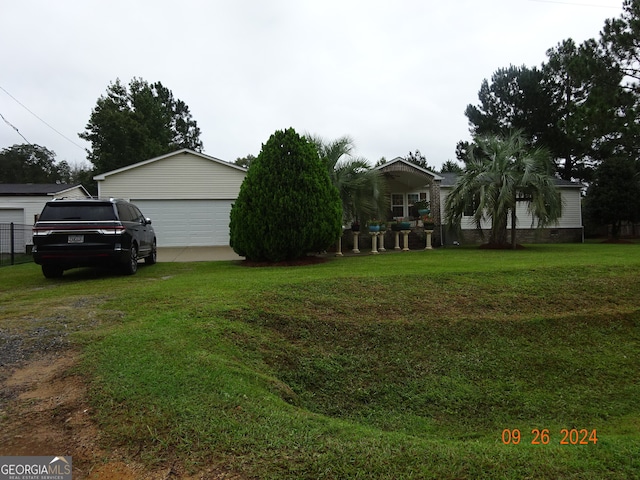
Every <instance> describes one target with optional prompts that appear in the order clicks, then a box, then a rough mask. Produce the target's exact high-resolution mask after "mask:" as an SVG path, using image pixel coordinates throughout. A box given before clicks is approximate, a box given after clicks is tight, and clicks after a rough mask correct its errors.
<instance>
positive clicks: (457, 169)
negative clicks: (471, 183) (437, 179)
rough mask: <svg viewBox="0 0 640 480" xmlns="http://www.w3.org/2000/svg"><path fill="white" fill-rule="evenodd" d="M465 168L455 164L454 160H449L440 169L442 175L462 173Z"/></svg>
mask: <svg viewBox="0 0 640 480" xmlns="http://www.w3.org/2000/svg"><path fill="white" fill-rule="evenodd" d="M462 172H463V168H462V167H461V166H460V164H459V163H457V162H454V161H453V160H447V161H446V162H444V163H443V164H442V168H441V169H440V173H462Z"/></svg>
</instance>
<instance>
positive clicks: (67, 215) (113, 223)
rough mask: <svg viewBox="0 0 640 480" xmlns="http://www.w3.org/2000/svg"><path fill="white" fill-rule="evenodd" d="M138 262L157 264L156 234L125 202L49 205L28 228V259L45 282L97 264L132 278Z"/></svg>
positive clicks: (133, 208) (73, 201) (136, 211)
mask: <svg viewBox="0 0 640 480" xmlns="http://www.w3.org/2000/svg"><path fill="white" fill-rule="evenodd" d="M139 258H144V260H145V263H146V264H148V265H153V264H154V263H156V235H155V232H154V231H153V227H152V226H151V220H150V219H148V218H145V217H144V216H143V215H142V213H140V210H139V209H138V207H136V206H135V205H133V204H132V203H129V202H126V201H124V200H115V199H111V200H94V199H87V200H53V201H50V202H47V204H46V205H45V206H44V208H43V209H42V213H41V214H40V217H39V218H38V221H37V222H36V224H35V225H34V227H33V259H34V261H35V262H36V263H37V264H38V265H42V273H43V274H44V276H45V277H47V278H57V277H61V276H62V273H63V272H64V271H65V270H67V269H69V268H74V267H93V266H100V265H105V266H113V265H115V266H119V267H120V268H121V269H122V271H123V272H124V273H126V274H128V275H133V274H134V273H136V271H137V270H138V259H139Z"/></svg>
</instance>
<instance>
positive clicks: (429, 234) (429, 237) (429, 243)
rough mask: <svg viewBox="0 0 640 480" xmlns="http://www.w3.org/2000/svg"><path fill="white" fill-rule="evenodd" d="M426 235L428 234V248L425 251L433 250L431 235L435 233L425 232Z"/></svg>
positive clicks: (431, 231)
mask: <svg viewBox="0 0 640 480" xmlns="http://www.w3.org/2000/svg"><path fill="white" fill-rule="evenodd" d="M424 233H426V234H427V246H426V247H425V250H433V247H432V246H431V234H432V233H433V230H425V231H424Z"/></svg>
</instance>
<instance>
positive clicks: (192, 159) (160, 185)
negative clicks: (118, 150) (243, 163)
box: [94, 149, 246, 247]
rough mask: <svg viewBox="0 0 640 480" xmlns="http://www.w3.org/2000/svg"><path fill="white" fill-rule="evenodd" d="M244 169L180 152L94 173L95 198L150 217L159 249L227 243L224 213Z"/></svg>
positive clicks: (207, 156) (227, 219)
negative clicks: (119, 201) (133, 208)
mask: <svg viewBox="0 0 640 480" xmlns="http://www.w3.org/2000/svg"><path fill="white" fill-rule="evenodd" d="M245 174H246V169H244V168H242V167H238V166H236V165H233V164H231V163H228V162H225V161H223V160H220V159H217V158H214V157H211V156H209V155H205V154H203V153H198V152H194V151H192V150H188V149H183V150H179V151H177V152H173V153H169V154H167V155H162V156H160V157H156V158H152V159H150V160H145V161H143V162H139V163H135V164H133V165H128V166H126V167H123V168H120V169H118V170H113V171H111V172H107V173H103V174H102V175H97V176H95V177H94V179H95V180H96V181H97V182H98V196H99V197H101V198H109V197H113V198H124V199H127V200H129V201H131V202H132V203H134V204H136V205H137V206H138V207H139V208H140V210H141V211H142V213H143V214H144V215H145V216H146V217H149V218H151V220H152V222H153V227H154V229H155V231H156V235H157V237H158V246H160V247H184V246H212V245H214V246H215V245H229V213H230V211H231V204H232V203H233V202H234V201H235V199H236V198H237V196H238V193H239V192H240V185H242V181H243V180H244V177H245Z"/></svg>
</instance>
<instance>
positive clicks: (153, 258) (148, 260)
mask: <svg viewBox="0 0 640 480" xmlns="http://www.w3.org/2000/svg"><path fill="white" fill-rule="evenodd" d="M157 261H158V250H157V248H156V241H155V240H154V241H153V246H152V247H151V253H150V254H149V256H147V257H144V263H145V264H146V265H154V264H155V263H156V262H157Z"/></svg>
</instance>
